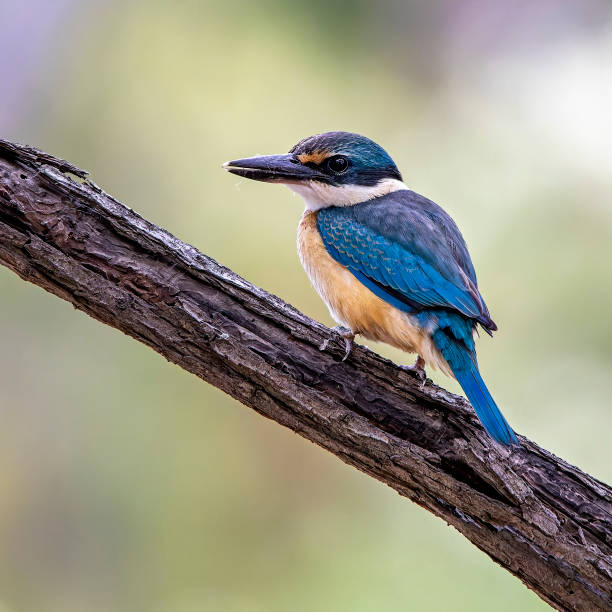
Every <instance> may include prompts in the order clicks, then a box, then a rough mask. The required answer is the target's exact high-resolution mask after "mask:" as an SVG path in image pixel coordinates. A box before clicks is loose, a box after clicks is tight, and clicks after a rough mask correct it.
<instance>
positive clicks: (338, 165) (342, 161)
mask: <svg viewBox="0 0 612 612" xmlns="http://www.w3.org/2000/svg"><path fill="white" fill-rule="evenodd" d="M327 167H328V168H329V169H330V170H331V171H332V172H333V173H334V174H342V173H343V172H346V171H347V170H348V167H349V160H348V159H346V157H342V155H334V156H333V157H330V158H329V159H328V160H327Z"/></svg>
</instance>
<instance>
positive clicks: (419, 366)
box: [400, 355, 427, 387]
mask: <svg viewBox="0 0 612 612" xmlns="http://www.w3.org/2000/svg"><path fill="white" fill-rule="evenodd" d="M400 367H401V368H402V370H407V371H408V372H412V373H413V374H414V375H415V376H416V377H417V378H418V379H419V380H420V381H421V387H422V386H423V385H424V384H425V381H426V380H427V374H426V372H425V360H424V359H423V358H422V357H421V356H420V355H419V356H418V357H417V360H416V361H415V362H414V364H413V365H411V366H405V365H404V366H400Z"/></svg>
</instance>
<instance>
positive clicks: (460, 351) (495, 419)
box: [433, 329, 519, 445]
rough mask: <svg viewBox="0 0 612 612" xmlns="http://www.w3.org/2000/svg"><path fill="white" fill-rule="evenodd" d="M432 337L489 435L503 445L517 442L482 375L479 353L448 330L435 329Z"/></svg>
mask: <svg viewBox="0 0 612 612" xmlns="http://www.w3.org/2000/svg"><path fill="white" fill-rule="evenodd" d="M433 339H434V343H435V345H436V346H437V347H438V349H439V350H440V352H441V353H442V356H443V357H444V359H446V361H447V363H448V365H449V366H450V369H451V370H452V371H453V374H454V375H455V378H456V379H457V382H458V383H459V384H460V385H461V388H462V389H463V391H464V393H465V394H466V396H467V398H468V399H469V400H470V403H471V404H472V406H473V408H474V410H475V411H476V414H477V415H478V418H479V419H480V422H481V423H482V424H483V426H484V428H485V429H486V430H487V432H488V434H489V435H490V436H491V437H492V438H493V439H494V440H497V441H498V442H500V443H501V444H506V445H510V444H516V445H518V443H519V442H518V440H517V439H516V436H515V434H514V432H513V431H512V429H511V428H510V425H508V422H507V421H506V419H505V418H504V415H503V414H502V413H501V412H500V411H499V408H498V407H497V404H496V403H495V401H494V399H493V398H492V397H491V394H490V393H489V390H488V389H487V386H486V385H485V383H484V380H482V377H481V376H480V372H479V371H478V364H477V362H476V354H475V353H473V352H471V351H470V350H469V349H468V348H467V347H466V346H465V344H464V343H463V342H461V341H460V340H457V339H455V338H454V337H453V336H452V334H451V333H449V331H447V330H442V329H438V330H436V332H435V333H434V335H433Z"/></svg>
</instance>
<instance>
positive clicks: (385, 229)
mask: <svg viewBox="0 0 612 612" xmlns="http://www.w3.org/2000/svg"><path fill="white" fill-rule="evenodd" d="M317 226H318V229H319V232H320V234H321V238H322V240H323V243H324V245H325V247H326V249H327V251H328V252H329V254H330V255H331V256H332V257H333V258H334V259H335V260H336V261H338V262H339V263H341V264H342V265H344V266H345V267H347V268H348V269H349V270H350V271H351V272H352V273H353V274H354V275H355V276H356V277H357V278H358V279H359V280H360V281H361V282H362V283H363V284H364V285H366V286H367V287H368V288H369V289H370V290H371V291H373V292H374V293H375V294H376V295H378V296H379V297H381V298H382V299H384V300H385V301H387V302H388V303H390V304H392V305H393V306H395V307H397V308H399V309H400V310H404V311H406V312H420V311H423V310H427V309H436V308H443V309H448V310H451V311H455V312H457V313H459V314H461V315H463V316H464V317H466V318H468V319H472V320H474V321H478V322H479V323H481V325H482V326H483V327H484V328H485V329H486V330H487V331H489V332H490V331H493V330H495V329H496V326H495V323H493V321H492V320H491V317H490V316H489V312H488V310H487V307H486V305H485V303H484V300H483V299H482V296H481V295H480V293H479V291H478V287H477V283H476V275H475V273H474V267H473V266H472V262H471V260H470V256H469V254H468V251H467V248H466V246H465V242H464V240H463V238H462V236H461V234H460V232H459V230H458V229H457V226H456V225H455V223H454V222H453V220H452V219H451V218H450V217H449V216H448V215H447V214H446V213H445V212H444V211H443V210H442V209H441V208H440V207H439V206H438V205H437V204H435V203H433V202H431V201H430V200H427V199H426V198H423V197H422V196H419V195H418V194H416V193H414V192H412V191H409V190H402V191H396V192H393V193H390V194H388V195H386V196H382V197H380V198H376V199H375V200H370V201H368V202H364V203H362V204H357V205H355V206H347V207H330V208H325V209H323V210H321V211H319V213H318V216H317Z"/></svg>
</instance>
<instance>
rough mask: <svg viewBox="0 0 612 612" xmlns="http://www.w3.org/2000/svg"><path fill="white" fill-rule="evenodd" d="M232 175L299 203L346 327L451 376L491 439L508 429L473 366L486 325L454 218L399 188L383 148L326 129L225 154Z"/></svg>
mask: <svg viewBox="0 0 612 612" xmlns="http://www.w3.org/2000/svg"><path fill="white" fill-rule="evenodd" d="M223 167H224V168H225V169H226V170H228V171H229V172H231V173H233V174H237V175H238V176H242V177H245V178H249V179H254V180H256V181H264V182H268V183H281V184H283V185H287V187H289V188H290V189H292V190H293V191H295V192H297V193H298V194H299V195H300V196H302V198H303V199H304V201H305V202H306V209H305V211H304V214H303V215H302V218H301V220H300V223H299V226H298V238H297V247H298V254H299V258H300V261H301V263H302V265H303V266H304V269H305V270H306V273H307V275H308V277H309V278H310V281H311V282H312V284H313V285H314V287H315V289H316V290H317V292H318V294H319V295H320V296H321V298H322V299H323V301H324V302H325V303H326V304H327V307H328V308H329V311H330V313H331V315H332V317H333V318H334V319H335V320H336V321H337V322H338V323H339V324H340V325H341V326H342V327H343V328H346V329H345V330H344V331H345V333H344V336H345V339H346V341H347V354H346V355H345V358H346V356H347V355H348V353H349V352H350V347H351V346H352V340H353V338H354V336H355V334H361V335H363V336H365V337H366V338H369V339H370V340H378V341H382V342H386V343H387V344H390V345H392V346H394V347H397V348H399V349H402V350H404V351H407V352H410V353H416V354H417V356H418V358H417V361H416V363H415V364H414V366H412V369H414V370H415V371H416V372H417V374H419V375H420V376H421V377H422V378H423V379H424V375H425V370H424V366H425V365H427V366H431V367H433V368H440V369H441V370H442V371H443V372H445V373H446V374H447V375H448V376H454V377H455V378H456V379H457V381H458V382H459V384H460V385H461V387H462V389H463V391H464V392H465V394H466V396H467V397H468V399H469V400H470V402H471V404H472V406H473V407H474V410H475V411H476V414H477V415H478V418H479V419H480V421H481V422H482V424H483V425H484V427H485V429H486V430H487V432H488V433H489V434H490V435H491V437H492V438H494V439H495V440H497V441H498V442H500V443H501V444H506V445H512V444H518V440H517V438H516V436H515V434H514V432H513V431H512V429H511V428H510V426H509V425H508V423H507V422H506V419H505V418H504V417H503V415H502V413H501V412H500V411H499V408H498V407H497V405H496V404H495V401H494V400H493V398H492V397H491V394H490V393H489V391H488V389H487V387H486V385H485V383H484V381H483V379H482V377H481V375H480V372H479V369H478V362H477V359H476V348H475V344H474V339H475V336H476V329H477V326H480V327H482V328H483V329H484V330H485V331H486V332H487V333H489V334H490V335H492V332H494V331H495V330H496V329H497V326H496V325H495V323H494V322H493V320H492V319H491V316H490V315H489V310H488V309H487V306H486V304H485V302H484V299H483V298H482V296H481V295H480V292H479V291H478V284H477V281H476V273H475V272H474V266H473V265H472V260H471V259H470V255H469V253H468V250H467V247H466V244H465V241H464V240H463V237H462V235H461V233H460V232H459V229H458V228H457V226H456V225H455V222H454V221H453V220H452V219H451V217H450V216H449V215H448V214H447V213H446V212H445V211H444V210H443V209H442V208H441V207H440V206H438V205H437V204H435V203H434V202H432V201H431V200H428V199H427V198H425V197H423V196H421V195H419V194H418V193H415V192H414V191H411V190H410V189H408V187H407V186H406V185H405V184H404V182H403V181H402V175H401V174H400V172H399V170H398V169H397V166H396V165H395V163H394V162H393V160H392V159H391V157H390V156H389V155H388V154H387V152H386V151H385V150H384V149H383V148H382V147H380V146H379V145H377V144H376V143H375V142H373V141H372V140H370V139H369V138H365V137H364V136H360V135H358V134H352V133H350V132H326V133H324V134H317V135H315V136H311V137H309V138H305V139H304V140H301V141H300V142H298V143H297V144H296V145H295V146H294V147H293V148H292V149H291V150H290V151H289V153H288V154H286V155H264V156H257V157H247V158H245V159H237V160H234V161H229V162H226V163H225V164H224V165H223Z"/></svg>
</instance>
